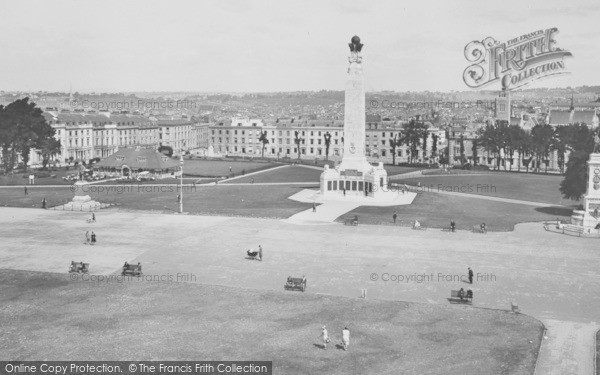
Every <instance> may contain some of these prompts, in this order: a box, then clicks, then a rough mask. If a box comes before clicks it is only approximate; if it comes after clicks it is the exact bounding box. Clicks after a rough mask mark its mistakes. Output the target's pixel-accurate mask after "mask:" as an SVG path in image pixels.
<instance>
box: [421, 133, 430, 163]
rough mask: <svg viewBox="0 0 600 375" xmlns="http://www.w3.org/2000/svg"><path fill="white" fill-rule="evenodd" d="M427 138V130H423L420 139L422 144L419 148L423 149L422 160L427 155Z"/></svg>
mask: <svg viewBox="0 0 600 375" xmlns="http://www.w3.org/2000/svg"><path fill="white" fill-rule="evenodd" d="M427 138H429V132H425V133H424V134H423V140H422V146H421V149H422V150H423V161H425V158H426V156H425V155H427Z"/></svg>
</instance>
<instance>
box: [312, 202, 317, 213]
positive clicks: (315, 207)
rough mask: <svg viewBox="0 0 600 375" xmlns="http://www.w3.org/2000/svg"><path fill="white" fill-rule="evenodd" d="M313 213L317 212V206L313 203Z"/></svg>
mask: <svg viewBox="0 0 600 375" xmlns="http://www.w3.org/2000/svg"><path fill="white" fill-rule="evenodd" d="M313 212H317V204H316V203H315V202H313Z"/></svg>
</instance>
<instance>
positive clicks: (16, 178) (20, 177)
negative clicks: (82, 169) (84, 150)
mask: <svg viewBox="0 0 600 375" xmlns="http://www.w3.org/2000/svg"><path fill="white" fill-rule="evenodd" d="M33 173H34V174H37V173H49V174H50V175H56V177H55V178H52V177H36V178H35V184H36V185H71V184H72V182H69V181H64V180H63V179H62V178H63V177H66V176H68V175H72V174H78V173H79V167H70V168H69V170H68V171H67V170H66V169H65V168H57V170H56V171H52V170H51V169H48V170H47V171H42V170H37V169H36V170H34V171H33ZM28 183H29V173H15V174H14V175H4V176H0V186H15V185H16V186H18V185H23V186H24V185H27V184H28Z"/></svg>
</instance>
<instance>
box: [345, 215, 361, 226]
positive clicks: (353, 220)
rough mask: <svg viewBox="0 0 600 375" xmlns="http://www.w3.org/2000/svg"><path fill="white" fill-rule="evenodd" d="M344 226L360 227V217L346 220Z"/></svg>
mask: <svg viewBox="0 0 600 375" xmlns="http://www.w3.org/2000/svg"><path fill="white" fill-rule="evenodd" d="M344 225H354V226H357V225H358V216H354V217H347V218H345V219H344Z"/></svg>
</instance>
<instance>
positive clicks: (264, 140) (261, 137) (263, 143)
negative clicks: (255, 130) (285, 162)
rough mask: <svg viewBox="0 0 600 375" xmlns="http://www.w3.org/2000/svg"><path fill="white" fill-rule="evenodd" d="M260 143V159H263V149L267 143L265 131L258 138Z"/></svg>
mask: <svg viewBox="0 0 600 375" xmlns="http://www.w3.org/2000/svg"><path fill="white" fill-rule="evenodd" d="M258 140H259V141H260V143H262V150H261V157H263V158H264V157H265V147H266V146H267V144H268V143H269V139H268V138H267V131H266V130H265V131H263V132H261V133H260V138H258Z"/></svg>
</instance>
